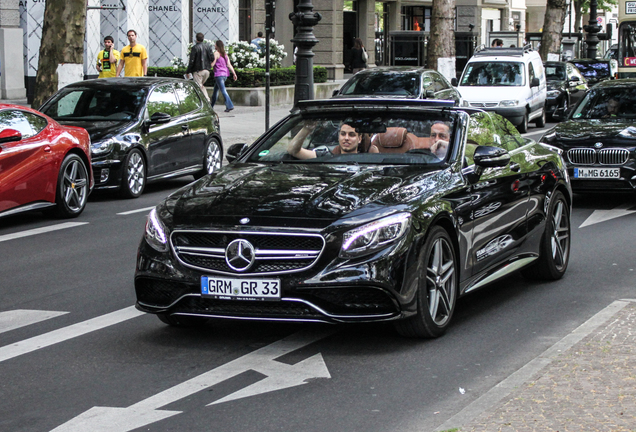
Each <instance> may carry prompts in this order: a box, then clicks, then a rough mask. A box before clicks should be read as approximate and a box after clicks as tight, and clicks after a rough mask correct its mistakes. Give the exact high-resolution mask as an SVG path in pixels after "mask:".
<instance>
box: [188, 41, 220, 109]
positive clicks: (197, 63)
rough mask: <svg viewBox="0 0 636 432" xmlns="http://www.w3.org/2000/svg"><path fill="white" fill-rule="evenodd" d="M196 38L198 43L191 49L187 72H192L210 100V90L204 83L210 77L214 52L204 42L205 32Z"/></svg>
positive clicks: (195, 80)
mask: <svg viewBox="0 0 636 432" xmlns="http://www.w3.org/2000/svg"><path fill="white" fill-rule="evenodd" d="M196 40H197V43H196V44H195V45H194V46H193V47H192V49H191V50H190V60H189V61H188V68H187V69H186V74H192V77H193V79H194V82H196V83H197V84H198V85H199V87H201V90H203V94H204V95H205V97H206V98H207V100H208V102H210V96H208V91H207V90H206V89H205V85H204V84H205V82H206V81H207V80H208V78H209V77H210V67H211V65H212V59H214V52H213V51H212V47H211V46H210V45H208V44H207V43H205V42H203V40H204V37H203V33H197V35H196Z"/></svg>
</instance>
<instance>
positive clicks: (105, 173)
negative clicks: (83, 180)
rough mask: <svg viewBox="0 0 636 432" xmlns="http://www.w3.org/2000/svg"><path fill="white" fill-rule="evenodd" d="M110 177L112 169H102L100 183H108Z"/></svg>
mask: <svg viewBox="0 0 636 432" xmlns="http://www.w3.org/2000/svg"><path fill="white" fill-rule="evenodd" d="M109 175H110V169H109V168H102V170H101V171H100V172H99V182H100V183H106V182H107V181H108V176H109Z"/></svg>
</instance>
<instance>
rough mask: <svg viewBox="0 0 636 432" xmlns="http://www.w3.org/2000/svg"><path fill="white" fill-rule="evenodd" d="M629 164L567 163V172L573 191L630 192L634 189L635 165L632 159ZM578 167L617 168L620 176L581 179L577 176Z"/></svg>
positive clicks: (635, 183) (635, 185)
mask: <svg viewBox="0 0 636 432" xmlns="http://www.w3.org/2000/svg"><path fill="white" fill-rule="evenodd" d="M631 162H632V163H631V164H629V165H622V166H620V167H616V166H608V165H600V164H596V165H585V166H584V165H573V164H570V163H568V174H569V175H570V181H571V183H572V190H573V191H574V192H632V191H634V190H636V167H635V166H634V161H631ZM578 168H593V169H598V170H602V169H606V168H619V170H620V176H619V177H617V178H593V179H582V178H579V177H578V176H577V169H578Z"/></svg>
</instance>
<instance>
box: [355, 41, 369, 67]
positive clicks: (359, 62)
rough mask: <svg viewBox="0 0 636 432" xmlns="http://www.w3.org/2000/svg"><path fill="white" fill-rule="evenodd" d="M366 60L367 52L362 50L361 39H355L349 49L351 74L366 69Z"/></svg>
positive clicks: (367, 58) (367, 57)
mask: <svg viewBox="0 0 636 432" xmlns="http://www.w3.org/2000/svg"><path fill="white" fill-rule="evenodd" d="M368 60H369V56H368V55H367V51H366V50H365V49H364V45H363V44H362V39H360V38H355V39H354V41H353V48H351V69H353V70H352V72H353V73H354V74H355V73H357V72H360V71H361V70H362V69H366V67H367V61H368Z"/></svg>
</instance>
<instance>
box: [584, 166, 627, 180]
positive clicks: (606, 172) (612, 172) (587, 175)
mask: <svg viewBox="0 0 636 432" xmlns="http://www.w3.org/2000/svg"><path fill="white" fill-rule="evenodd" d="M620 176H621V170H620V168H574V178H579V179H617V178H619V177H620Z"/></svg>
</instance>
